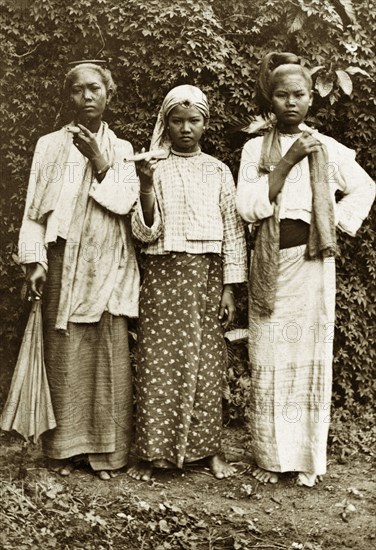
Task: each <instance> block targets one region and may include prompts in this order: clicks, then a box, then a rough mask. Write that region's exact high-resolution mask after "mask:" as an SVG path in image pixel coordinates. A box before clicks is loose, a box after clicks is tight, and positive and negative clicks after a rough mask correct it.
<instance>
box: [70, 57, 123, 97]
mask: <svg viewBox="0 0 376 550" xmlns="http://www.w3.org/2000/svg"><path fill="white" fill-rule="evenodd" d="M81 69H90V70H91V71H94V72H96V73H97V74H98V75H99V76H100V77H101V79H102V82H103V84H104V86H105V88H106V91H107V93H109V92H110V95H112V94H114V93H115V91H116V85H115V82H114V81H113V78H112V74H111V71H110V70H109V69H104V68H103V67H101V66H100V65H96V64H95V63H80V64H78V65H75V66H74V67H73V68H72V69H70V70H69V71H68V72H67V74H66V75H65V80H64V86H63V91H64V95H65V96H67V95H68V94H69V90H70V87H71V85H72V82H73V80H74V78H75V76H76V74H77V73H78V72H79V71H80V70H81Z"/></svg>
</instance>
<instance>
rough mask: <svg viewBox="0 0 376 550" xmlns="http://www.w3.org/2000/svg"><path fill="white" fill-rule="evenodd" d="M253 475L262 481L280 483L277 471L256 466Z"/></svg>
mask: <svg viewBox="0 0 376 550" xmlns="http://www.w3.org/2000/svg"><path fill="white" fill-rule="evenodd" d="M252 475H253V477H255V478H256V479H257V481H261V483H278V474H277V473H276V472H269V470H264V469H263V468H256V470H253V472H252Z"/></svg>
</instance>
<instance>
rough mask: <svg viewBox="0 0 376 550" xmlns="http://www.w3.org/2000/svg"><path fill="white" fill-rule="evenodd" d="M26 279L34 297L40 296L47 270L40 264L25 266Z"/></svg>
mask: <svg viewBox="0 0 376 550" xmlns="http://www.w3.org/2000/svg"><path fill="white" fill-rule="evenodd" d="M26 280H27V282H28V284H29V286H30V291H31V293H32V295H33V296H34V297H37V298H41V297H42V293H43V287H44V283H45V282H46V280H47V271H46V270H45V269H44V267H43V266H42V265H41V264H32V265H27V266H26Z"/></svg>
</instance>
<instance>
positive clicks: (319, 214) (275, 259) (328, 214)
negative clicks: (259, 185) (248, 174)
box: [249, 127, 336, 316]
mask: <svg viewBox="0 0 376 550" xmlns="http://www.w3.org/2000/svg"><path fill="white" fill-rule="evenodd" d="M281 158H282V151H281V144H280V139H279V132H278V129H277V128H276V127H274V128H273V129H272V130H271V131H270V132H268V133H267V134H265V136H264V138H263V143H262V150H261V157H260V162H259V173H260V174H270V172H271V171H272V170H273V168H274V167H275V166H276V165H277V164H278V162H279V161H280V160H281ZM308 162H309V173H310V182H311V188H312V213H311V224H310V230H309V238H308V243H307V247H306V252H305V255H306V259H307V260H314V259H317V258H323V257H327V256H334V255H335V252H336V230H335V223H334V210H333V202H332V199H331V196H330V187H329V181H328V154H327V150H326V147H325V146H324V145H322V147H321V148H320V150H319V151H315V152H313V153H310V154H309V155H308ZM280 201H281V193H279V194H278V195H277V197H276V201H275V207H274V213H273V215H272V216H270V217H269V218H265V219H264V220H262V221H261V223H260V226H259V228H258V232H257V236H256V242H255V248H254V251H253V255H252V265H251V272H250V282H249V291H250V302H251V307H252V308H253V309H254V310H257V311H258V312H259V313H260V315H264V316H268V315H271V313H272V312H273V311H274V305H275V297H276V292H277V278H278V267H279V232H280V229H279V211H280Z"/></svg>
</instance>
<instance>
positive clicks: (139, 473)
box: [127, 463, 153, 481]
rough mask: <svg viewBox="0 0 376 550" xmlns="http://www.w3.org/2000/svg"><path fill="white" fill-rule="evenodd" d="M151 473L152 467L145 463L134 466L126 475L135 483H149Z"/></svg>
mask: <svg viewBox="0 0 376 550" xmlns="http://www.w3.org/2000/svg"><path fill="white" fill-rule="evenodd" d="M152 473H153V467H152V466H151V465H149V464H147V463H145V464H136V465H135V466H132V467H131V468H128V470H127V474H128V475H129V476H130V477H131V478H133V479H135V480H137V481H150V479H151V476H152Z"/></svg>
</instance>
